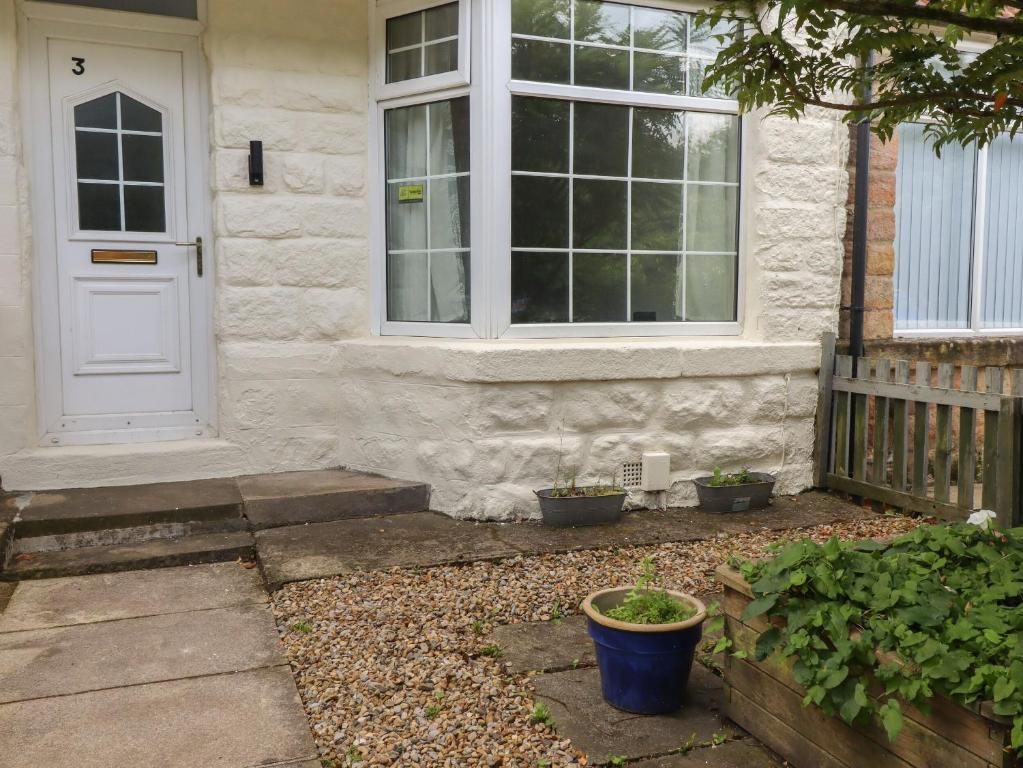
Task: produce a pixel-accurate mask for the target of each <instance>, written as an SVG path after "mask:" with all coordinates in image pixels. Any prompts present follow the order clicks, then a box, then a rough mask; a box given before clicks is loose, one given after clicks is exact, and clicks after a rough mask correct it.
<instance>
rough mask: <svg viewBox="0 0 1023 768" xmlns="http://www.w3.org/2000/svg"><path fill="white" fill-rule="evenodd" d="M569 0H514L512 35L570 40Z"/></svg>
mask: <svg viewBox="0 0 1023 768" xmlns="http://www.w3.org/2000/svg"><path fill="white" fill-rule="evenodd" d="M568 24H569V0H512V33H514V34H518V35H536V36H537V37H556V38H558V39H560V40H567V39H568Z"/></svg>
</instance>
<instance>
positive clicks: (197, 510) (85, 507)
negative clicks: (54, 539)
mask: <svg viewBox="0 0 1023 768" xmlns="http://www.w3.org/2000/svg"><path fill="white" fill-rule="evenodd" d="M2 503H3V506H4V507H5V508H6V511H7V512H8V513H10V512H11V511H12V510H13V511H14V514H15V516H14V521H15V526H14V527H15V536H16V538H18V539H26V538H33V537H39V536H67V535H72V534H87V533H91V532H95V531H108V530H111V529H117V528H145V527H148V526H157V525H163V526H173V525H181V524H186V523H198V522H207V523H209V522H215V521H224V520H228V521H232V520H239V519H240V518H241V513H242V497H241V494H240V493H239V492H238V486H237V484H236V483H235V481H234V479H232V478H226V479H222V480H193V481H189V482H183V483H153V484H150V485H129V486H113V487H106V488H72V489H68V490H61V491H39V492H34V493H33V492H27V493H20V494H14V493H12V494H8V495H7V496H6V497H4V499H3V502H2Z"/></svg>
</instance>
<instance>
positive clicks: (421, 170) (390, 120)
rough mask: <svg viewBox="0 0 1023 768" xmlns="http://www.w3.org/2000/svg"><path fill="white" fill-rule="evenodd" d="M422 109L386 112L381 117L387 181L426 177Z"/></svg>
mask: <svg viewBox="0 0 1023 768" xmlns="http://www.w3.org/2000/svg"><path fill="white" fill-rule="evenodd" d="M426 110H427V107H426V106H425V105H420V106H415V107H401V108H400V109H389V110H387V112H386V114H385V116H384V133H385V143H386V150H385V151H386V155H387V157H386V161H387V178H388V179H410V178H416V177H419V176H425V175H426Z"/></svg>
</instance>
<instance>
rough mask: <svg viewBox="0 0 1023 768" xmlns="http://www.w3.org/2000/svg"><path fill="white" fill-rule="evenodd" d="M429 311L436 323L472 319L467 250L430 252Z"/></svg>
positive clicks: (465, 321) (461, 321)
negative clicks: (465, 251)
mask: <svg viewBox="0 0 1023 768" xmlns="http://www.w3.org/2000/svg"><path fill="white" fill-rule="evenodd" d="M467 181H468V180H467ZM430 310H431V314H430V319H431V320H432V321H433V322H435V323H468V322H469V254H468V253H431V254H430Z"/></svg>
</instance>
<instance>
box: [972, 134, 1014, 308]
mask: <svg viewBox="0 0 1023 768" xmlns="http://www.w3.org/2000/svg"><path fill="white" fill-rule="evenodd" d="M1020 211H1023V139H1020V138H1016V139H1011V138H1010V137H1009V136H1008V134H1002V135H1001V136H999V137H997V138H996V139H995V140H994V141H993V142H991V146H990V148H989V149H988V184H987V221H986V222H985V223H984V226H986V228H987V233H986V238H985V252H984V272H983V275H984V295H983V299H982V303H981V317H982V322H983V325H984V327H985V328H1023V221H1021V219H1020Z"/></svg>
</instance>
